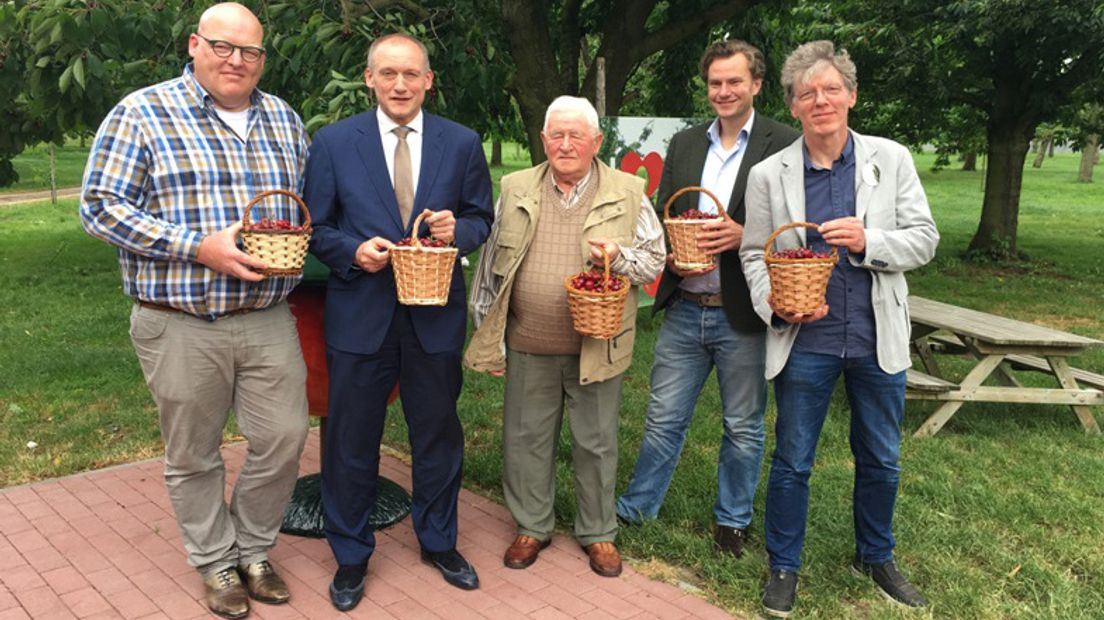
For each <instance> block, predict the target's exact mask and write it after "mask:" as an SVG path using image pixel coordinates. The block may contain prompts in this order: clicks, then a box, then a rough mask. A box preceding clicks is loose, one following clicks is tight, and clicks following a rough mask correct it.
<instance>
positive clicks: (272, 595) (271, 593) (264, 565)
mask: <svg viewBox="0 0 1104 620" xmlns="http://www.w3.org/2000/svg"><path fill="white" fill-rule="evenodd" d="M239 570H240V571H241V575H242V577H244V578H245V591H246V592H248V593H249V597H250V598H252V599H256V600H258V601H260V602H262V603H270V604H272V605H279V604H280V603H286V602H288V599H289V598H291V593H290V592H288V587H287V584H286V583H284V580H283V579H281V578H280V576H279V575H277V574H276V569H274V568H272V565H271V564H269V563H268V560H261V561H260V562H254V563H252V564H247V565H245V566H242V567H241V568H240V569H239Z"/></svg>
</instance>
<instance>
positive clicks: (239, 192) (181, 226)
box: [80, 65, 307, 320]
mask: <svg viewBox="0 0 1104 620" xmlns="http://www.w3.org/2000/svg"><path fill="white" fill-rule="evenodd" d="M251 104H252V105H251V106H250V107H249V110H248V124H247V127H248V130H247V132H246V137H245V138H244V139H243V138H241V137H239V136H238V135H237V134H236V133H234V131H233V130H232V129H231V128H230V127H229V126H228V125H227V124H226V123H225V122H224V121H223V120H222V119H221V118H219V116H218V113H217V112H216V110H215V107H214V102H213V100H212V99H211V96H210V95H209V94H207V92H206V91H205V90H204V89H203V87H202V86H200V84H199V82H197V81H196V79H195V76H194V74H193V72H192V66H191V65H188V66H187V67H185V69H184V74H183V75H182V76H181V77H179V78H176V79H173V80H168V81H166V82H162V83H160V84H155V85H153V86H150V87H148V88H145V89H142V90H139V91H136V92H134V93H132V94H130V95H128V96H127V97H126V98H124V99H123V100H122V101H121V102H120V103H119V104H118V105H116V106H115V108H114V109H113V110H111V112H110V113H109V114H108V115H107V118H105V119H104V121H103V124H102V125H100V129H99V132H98V133H97V134H96V140H95V142H94V143H93V145H92V150H91V153H90V154H89V157H88V165H87V167H86V168H85V172H84V188H83V192H82V195H81V209H80V213H81V221H82V224H83V225H84V229H85V230H86V231H88V233H89V234H91V235H93V236H95V237H98V238H100V239H103V240H104V241H107V242H108V243H110V244H112V245H114V246H116V247H118V249H119V267H120V270H121V271H122V277H123V291H124V292H125V293H126V294H127V295H129V296H130V297H132V298H134V299H135V300H141V301H148V302H152V303H157V304H161V305H165V306H171V307H173V308H177V309H179V310H183V311H184V312H187V313H189V314H193V315H195V316H198V317H202V318H206V319H209V320H214V319H216V318H218V317H219V316H221V315H223V314H226V313H227V312H231V311H234V310H239V309H244V308H266V307H268V306H271V305H273V304H275V303H277V302H279V301H281V300H283V299H284V298H285V297H287V295H288V293H290V292H291V289H292V288H294V287H295V285H296V284H297V283H298V281H299V278H298V277H288V276H270V277H268V278H266V279H265V280H262V281H261V282H256V283H253V282H244V281H242V280H239V279H237V278H234V277H231V276H227V275H224V274H221V273H218V272H216V271H213V270H211V269H208V268H207V267H205V266H203V265H201V264H199V263H197V262H195V259H196V255H197V253H198V252H199V243H200V241H201V240H202V239H203V237H204V236H205V235H208V234H211V233H214V232H217V231H219V230H221V229H223V228H226V227H227V226H230V225H231V224H233V223H234V222H237V221H238V220H240V219H241V218H242V215H243V213H244V211H245V207H246V206H247V205H248V204H249V201H250V200H251V199H252V198H253V197H254V196H255V195H257V194H258V193H260V192H262V191H266V190H272V189H283V190H288V191H292V192H295V193H300V191H301V187H302V177H303V170H304V168H305V166H306V159H307V135H306V132H305V131H304V129H303V123H302V121H301V120H300V119H299V115H298V114H296V113H295V111H294V110H292V109H291V107H290V106H288V105H287V103H285V102H284V101H282V100H281V99H280V98H278V97H274V96H272V95H267V94H264V93H262V92H261V91H259V90H254V92H253V94H252V96H251ZM250 217H251V219H253V220H259V219H261V218H262V217H269V218H280V219H289V220H291V221H292V222H293V223H300V224H301V223H302V221H303V216H302V215H301V214H300V213H299V209H298V207H297V205H295V204H294V202H293V201H291V200H290V199H288V198H285V197H283V196H273V197H269V198H266V199H264V200H262V201H261V202H260V203H258V204H257V206H256V207H254V209H253V210H252V212H251V213H250Z"/></svg>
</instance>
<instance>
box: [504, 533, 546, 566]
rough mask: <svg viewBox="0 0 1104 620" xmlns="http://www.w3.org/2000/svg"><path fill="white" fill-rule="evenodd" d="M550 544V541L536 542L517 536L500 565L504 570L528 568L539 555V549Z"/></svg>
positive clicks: (526, 537)
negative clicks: (502, 565)
mask: <svg viewBox="0 0 1104 620" xmlns="http://www.w3.org/2000/svg"><path fill="white" fill-rule="evenodd" d="M551 542H552V541H551V539H549V540H537V539H536V538H533V537H532V536H526V535H525V534H519V535H518V537H517V538H515V539H514V542H513V544H511V545H510V546H509V548H507V549H506V556H505V557H504V558H502V563H503V564H505V565H506V568H528V567H529V566H530V565H531V564H532V563H533V562H536V561H537V555H538V554H540V552H541V549H544V548H545V547H547V546H548V544H549V543H551Z"/></svg>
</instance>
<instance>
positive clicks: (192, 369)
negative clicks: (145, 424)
mask: <svg viewBox="0 0 1104 620" xmlns="http://www.w3.org/2000/svg"><path fill="white" fill-rule="evenodd" d="M130 337H131V342H133V344H134V351H135V352H136V353H137V354H138V360H139V362H140V363H141V365H142V371H143V373H144V374H145V377H146V384H147V385H148V386H149V389H150V393H151V394H152V395H153V400H154V402H155V403H156V404H157V409H158V412H159V414H160V420H161V437H162V440H163V441H164V443H165V484H166V486H167V487H168V490H169V498H170V499H171V500H172V505H173V509H174V510H175V512H176V520H177V523H178V524H179V526H180V532H181V536H182V538H183V541H184V549H185V550H186V551H187V552H188V562H189V563H190V564H191V565H192V566H194V567H196V569H198V570H199V572H200V573H202V574H204V575H209V574H211V573H213V572H216V571H219V570H222V569H223V568H226V567H228V566H236V565H239V564H241V565H244V564H249V563H252V562H257V561H260V560H263V559H265V558H266V557H267V554H268V550H269V549H271V548H272V546H273V545H274V544H275V543H276V534H277V533H278V532H279V528H280V523H281V521H282V519H283V515H284V509H285V507H286V505H287V502H288V499H289V498H290V496H291V492H292V490H293V489H294V487H295V480H296V477H297V474H298V471H299V455H300V453H301V452H302V450H303V443H304V442H305V440H306V436H307V395H306V380H307V369H306V364H305V363H304V362H303V354H302V351H301V350H300V348H299V337H298V334H297V331H296V329H295V318H294V317H293V316H292V315H291V312H290V310H289V309H288V306H287V304H286V303H280V304H278V305H275V306H272V307H271V308H268V309H266V310H261V311H257V312H250V313H247V314H241V315H235V316H229V317H226V318H222V319H219V320H217V321H214V322H209V321H205V320H203V319H198V318H195V317H192V316H190V315H187V314H182V313H179V312H164V311H160V310H154V309H149V308H142V307H140V306H137V305H135V306H134V309H133V310H132V311H131V315H130ZM231 408H232V409H233V410H234V413H235V417H236V420H237V423H238V428H239V430H240V431H241V434H242V435H243V436H244V437H245V438H246V440H247V441H248V442H249V448H248V452H247V454H246V459H245V463H244V464H243V465H242V468H241V472H240V473H239V474H238V479H237V482H236V483H235V485H234V490H233V493H232V495H231V500H230V504H229V506H227V503H226V500H225V488H226V470H225V466H224V464H223V461H222V455H221V453H220V452H219V448H220V446H221V444H222V433H223V428H224V427H225V426H226V420H227V417H228V415H229V412H230V409H231Z"/></svg>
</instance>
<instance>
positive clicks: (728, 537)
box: [713, 525, 747, 558]
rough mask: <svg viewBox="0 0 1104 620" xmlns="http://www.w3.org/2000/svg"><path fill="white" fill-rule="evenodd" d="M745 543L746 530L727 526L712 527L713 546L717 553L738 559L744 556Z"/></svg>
mask: <svg viewBox="0 0 1104 620" xmlns="http://www.w3.org/2000/svg"><path fill="white" fill-rule="evenodd" d="M746 542H747V530H746V529H740V528H735V527H729V526H727V525H714V526H713V545H714V546H715V547H716V548H717V550H718V551H722V552H724V553H728V554H731V555H732V557H735V558H738V557H740V556H742V555H743V554H744V544H745V543H746Z"/></svg>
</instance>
